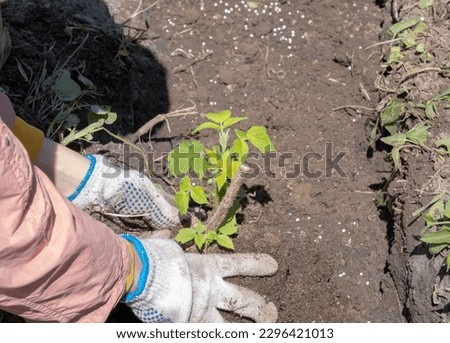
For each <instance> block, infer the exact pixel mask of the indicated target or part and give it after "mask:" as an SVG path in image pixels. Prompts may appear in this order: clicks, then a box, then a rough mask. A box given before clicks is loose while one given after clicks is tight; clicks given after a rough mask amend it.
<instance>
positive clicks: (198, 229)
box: [195, 223, 206, 234]
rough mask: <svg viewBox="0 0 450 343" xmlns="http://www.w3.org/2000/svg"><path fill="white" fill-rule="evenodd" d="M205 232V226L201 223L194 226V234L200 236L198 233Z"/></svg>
mask: <svg viewBox="0 0 450 343" xmlns="http://www.w3.org/2000/svg"><path fill="white" fill-rule="evenodd" d="M205 230H206V228H205V224H203V223H197V225H195V232H196V233H198V234H200V233H204V232H205Z"/></svg>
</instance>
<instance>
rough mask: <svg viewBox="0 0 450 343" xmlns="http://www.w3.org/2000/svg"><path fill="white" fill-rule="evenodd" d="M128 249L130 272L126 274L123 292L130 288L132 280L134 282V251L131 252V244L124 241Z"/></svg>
mask: <svg viewBox="0 0 450 343" xmlns="http://www.w3.org/2000/svg"><path fill="white" fill-rule="evenodd" d="M126 243H127V246H128V249H129V251H130V259H131V263H130V272H129V273H128V276H127V280H126V282H125V292H126V293H127V292H128V291H129V290H130V289H131V286H133V282H134V263H135V262H134V253H133V248H132V246H131V243H130V242H128V241H126Z"/></svg>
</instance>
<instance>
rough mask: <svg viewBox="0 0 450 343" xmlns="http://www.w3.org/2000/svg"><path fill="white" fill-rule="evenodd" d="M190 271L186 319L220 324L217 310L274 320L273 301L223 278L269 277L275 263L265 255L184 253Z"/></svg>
mask: <svg viewBox="0 0 450 343" xmlns="http://www.w3.org/2000/svg"><path fill="white" fill-rule="evenodd" d="M186 257H187V260H188V263H189V270H190V272H191V279H192V290H193V299H192V300H193V306H192V312H191V316H190V318H189V322H191V323H222V322H223V321H224V319H223V317H222V315H221V314H220V312H219V311H218V310H217V309H220V310H225V311H229V312H234V313H236V314H238V315H240V316H242V317H246V318H250V319H253V320H254V321H255V322H258V323H274V322H276V321H277V318H278V312H277V308H276V307H275V305H274V303H272V302H268V301H267V300H266V299H265V298H264V297H263V296H261V295H259V294H258V293H255V292H254V291H252V290H249V289H247V288H244V287H240V286H236V285H234V284H232V283H229V282H226V281H224V279H223V278H225V277H231V276H268V275H273V274H275V273H276V271H277V269H278V265H277V262H276V261H275V260H274V259H273V258H272V257H270V256H269V255H265V254H232V255H228V254H227V255H219V254H216V255H199V254H186Z"/></svg>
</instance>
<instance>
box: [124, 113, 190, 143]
mask: <svg viewBox="0 0 450 343" xmlns="http://www.w3.org/2000/svg"><path fill="white" fill-rule="evenodd" d="M196 107H197V106H196V105H195V104H193V106H191V107H188V108H182V109H177V110H175V111H173V112H170V113H166V114H158V115H157V116H156V117H154V118H152V119H150V120H149V121H148V122H146V123H145V124H144V125H142V126H141V127H140V128H139V129H138V130H137V131H136V132H135V133H133V134H131V135H129V136H128V137H127V140H128V141H129V142H131V143H136V142H137V141H138V140H139V137H140V136H142V135H144V134H146V133H148V132H150V131H151V130H152V128H153V127H154V126H155V125H156V124H158V123H161V122H163V121H167V120H168V119H169V118H173V117H180V116H187V115H191V114H197V113H198V112H197V111H196V110H195V108H196Z"/></svg>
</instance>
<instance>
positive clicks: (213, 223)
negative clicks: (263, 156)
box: [206, 164, 250, 230]
mask: <svg viewBox="0 0 450 343" xmlns="http://www.w3.org/2000/svg"><path fill="white" fill-rule="evenodd" d="M249 170H250V168H249V167H248V166H246V165H244V164H241V166H240V167H239V170H238V172H237V173H236V175H235V176H234V178H233V179H232V180H231V182H230V185H229V186H228V189H227V192H226V193H225V196H224V197H223V199H222V201H221V202H220V205H219V207H217V209H216V210H215V211H214V212H213V213H212V215H211V216H210V217H209V218H208V220H207V221H206V227H207V228H208V230H216V229H217V228H218V227H219V225H220V224H222V222H223V220H224V219H225V218H226V216H227V214H228V211H229V210H230V208H231V207H232V206H233V202H234V200H235V199H236V195H237V193H238V191H239V188H240V187H241V185H242V183H243V182H244V179H243V178H242V173H245V172H248V171H249Z"/></svg>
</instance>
